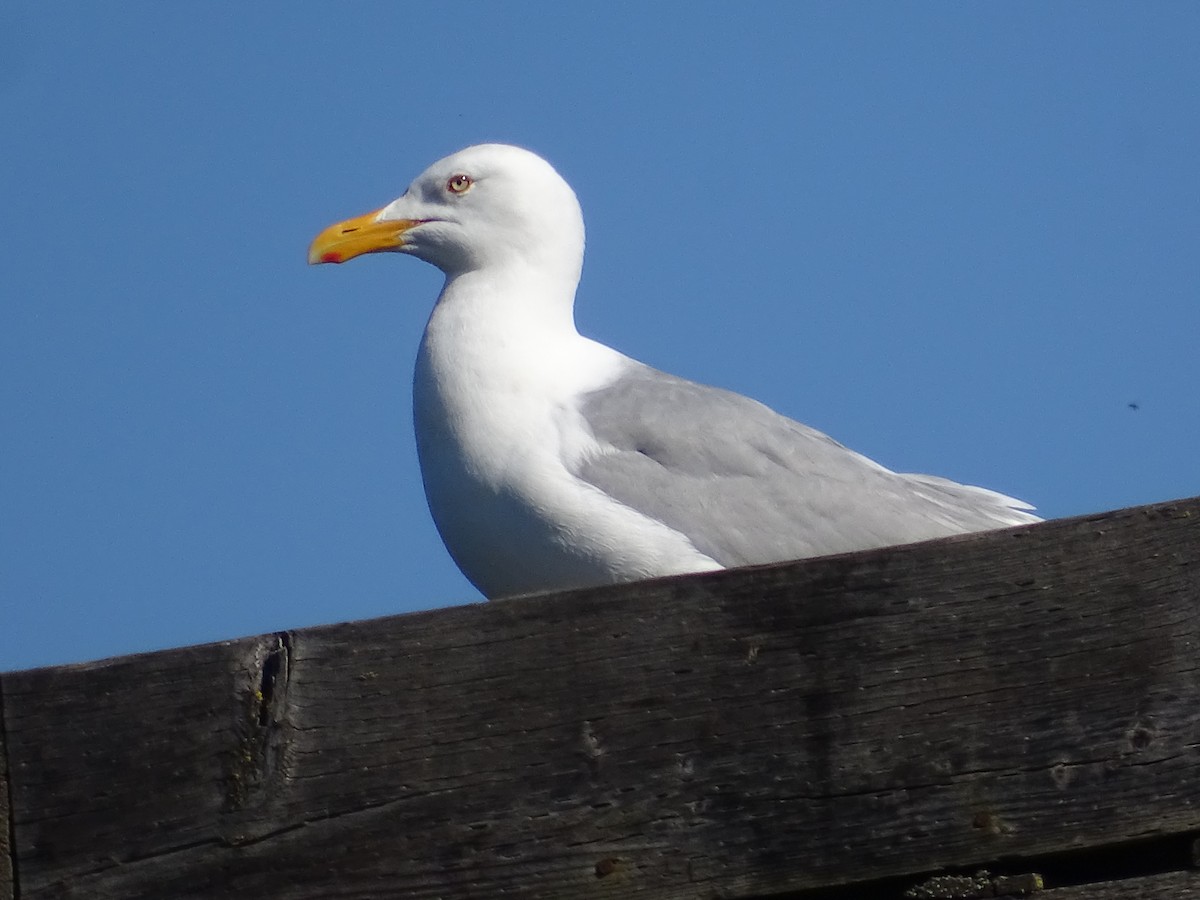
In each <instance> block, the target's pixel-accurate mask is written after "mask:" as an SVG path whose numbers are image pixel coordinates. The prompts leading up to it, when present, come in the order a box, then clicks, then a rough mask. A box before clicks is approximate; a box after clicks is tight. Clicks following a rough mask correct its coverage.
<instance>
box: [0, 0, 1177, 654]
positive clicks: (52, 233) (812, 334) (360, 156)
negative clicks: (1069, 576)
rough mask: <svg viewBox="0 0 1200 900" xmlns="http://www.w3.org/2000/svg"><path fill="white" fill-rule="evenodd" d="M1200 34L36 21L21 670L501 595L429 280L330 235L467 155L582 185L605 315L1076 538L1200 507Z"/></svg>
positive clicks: (21, 188)
mask: <svg viewBox="0 0 1200 900" xmlns="http://www.w3.org/2000/svg"><path fill="white" fill-rule="evenodd" d="M1197 46H1200V5H1197V4H1194V3H1156V4H1105V3H1088V4H1083V3H1075V4H1067V3H1051V4H1018V5H1012V4H963V3H957V2H955V3H927V4H916V5H911V4H893V3H872V4H843V3H829V4H820V5H818V4H791V3H787V4H784V3H779V4H767V3H757V4H729V3H704V2H695V0H691V2H687V3H659V4H651V3H619V2H618V3H613V2H606V3H603V4H599V3H596V4H584V3H579V4H571V5H568V4H562V3H549V2H547V3H519V2H509V3H504V4H491V3H458V4H454V5H453V6H452V7H450V6H446V5H441V4H415V5H414V4H383V3H374V4H367V3H360V4H342V5H338V6H336V7H331V6H329V5H326V4H316V3H308V4H305V3H286V4H285V3H275V4H271V3H265V4H253V5H248V4H233V3H226V4H219V3H207V4H162V3H150V2H143V3H122V4H117V5H113V4H50V3H32V2H25V3H16V4H12V3H10V4H8V5H7V6H6V10H5V27H4V29H3V30H2V31H0V98H2V99H3V103H4V110H5V120H6V122H7V124H6V127H5V128H4V129H3V130H2V131H0V158H2V159H3V161H4V164H3V166H0V186H2V190H3V194H2V196H3V204H2V207H0V208H2V209H3V219H2V220H0V221H2V222H3V229H4V230H3V239H4V247H5V260H6V262H5V269H4V291H3V299H2V301H0V400H2V403H3V406H2V409H3V418H4V423H5V427H4V429H3V434H2V435H0V449H2V454H3V455H2V459H3V462H4V465H3V473H2V475H0V510H2V513H0V670H3V669H14V668H24V667H30V666H36V665H44V664H56V663H63V662H70V661H77V660H85V659H92V658H98V657H103V656H108V655H114V654H122V653H129V652H136V651H142V650H149V649H156V648H161V647H168V646H175V645H182V644H192V643H199V642H202V641H210V640H218V639H222V638H229V637H236V636H240V635H245V634H252V633H257V632H262V631H269V630H275V629H283V628H292V627H300V626H304V625H311V624H316V623H322V622H334V621H341V620H347V619H358V618H366V617H371V616H379V615H385V614H390V613H396V612H402V611H406V610H413V609H424V608H431V607H438V606H445V605H449V604H453V603H461V602H469V601H475V600H478V594H477V593H476V592H475V591H474V589H473V588H471V587H470V585H469V584H468V583H467V582H466V581H465V580H464V579H463V578H462V576H461V575H459V574H458V572H457V570H456V569H455V567H454V565H453V563H452V562H451V561H450V559H449V557H448V556H447V555H446V553H445V551H444V550H443V549H442V546H441V543H440V541H439V539H438V537H437V534H436V532H435V531H434V528H433V525H432V523H431V521H430V519H429V515H428V512H427V510H426V507H425V502H424V497H423V494H422V491H421V483H420V476H419V473H418V469H417V462H416V458H415V451H414V447H413V438H412V427H411V423H410V415H411V408H410V396H409V395H410V384H411V370H412V363H413V358H414V356H415V352H416V347H417V342H418V340H419V337H420V333H421V329H422V327H423V325H424V322H425V318H426V316H427V315H428V312H429V309H430V306H431V303H432V301H433V299H434V297H435V296H436V293H437V290H438V288H439V286H440V274H439V273H437V272H436V271H435V270H434V269H432V268H430V267H427V266H424V265H423V264H421V263H419V262H418V261H416V260H413V259H407V258H402V257H398V256H394V255H390V256H389V255H385V256H376V257H368V258H365V259H360V260H356V261H354V262H353V263H351V264H349V265H345V266H325V267H319V268H309V267H307V266H306V265H305V264H304V256H305V250H306V248H307V246H308V243H309V241H310V240H311V238H312V237H313V236H314V235H315V234H316V233H317V232H318V231H319V230H321V229H322V228H324V227H325V226H326V225H328V224H330V223H332V222H333V221H336V220H339V219H342V218H345V217H347V216H350V215H353V214H358V213H362V212H365V211H367V210H369V209H374V208H376V207H378V206H381V205H383V204H384V203H385V202H387V201H389V200H391V199H392V198H394V197H395V196H397V195H398V194H399V193H401V192H402V191H403V189H404V187H405V186H406V185H407V183H408V182H409V180H410V179H411V178H412V177H413V176H414V175H416V174H417V173H419V172H420V171H421V170H422V169H423V168H425V166H426V165H427V164H428V163H430V162H432V161H433V160H435V159H437V158H439V157H441V156H443V155H445V154H447V153H449V152H452V151H454V150H456V149H459V148H460V147H462V146H465V145H468V144H472V143H478V142H481V141H495V140H498V141H507V142H512V143H518V144H521V145H524V146H527V147H530V148H531V149H534V150H536V151H537V152H539V153H541V154H542V155H543V156H545V157H547V158H548V159H549V160H551V162H552V163H554V165H555V166H556V167H557V168H558V169H559V171H560V172H562V173H563V175H564V176H565V177H566V178H567V179H568V180H569V181H570V182H571V183H572V185H573V186H574V187H575V189H576V192H577V193H578V194H579V196H580V199H581V201H582V203H583V207H584V212H585V216H586V218H587V223H588V257H587V262H586V264H585V268H584V279H583V283H582V285H581V288H580V295H579V302H578V307H577V318H578V322H579V325H580V330H581V331H583V332H584V333H585V334H588V335H589V336H592V337H595V338H598V339H600V340H603V341H604V342H606V343H609V344H612V345H614V346H616V347H618V348H619V349H621V350H623V351H625V352H627V353H629V354H631V355H633V356H635V357H637V358H640V359H642V360H643V361H645V362H648V363H650V364H652V365H655V366H658V367H659V368H662V369H665V370H668V371H671V372H674V373H677V374H680V375H684V376H687V377H690V378H693V379H696V380H700V381H704V382H707V383H710V384H716V385H720V386H722V387H727V388H732V389H734V390H737V391H741V392H743V393H747V394H750V395H752V396H755V397H757V398H759V399H761V400H763V401H765V402H767V403H768V404H769V405H771V406H773V407H775V408H776V409H778V410H779V411H781V412H783V413H786V414H788V415H791V416H793V417H795V418H798V419H801V420H803V421H805V422H808V423H809V424H812V425H815V426H817V427H819V428H821V429H823V430H825V431H828V432H829V433H831V434H832V435H834V436H835V437H836V438H838V439H839V440H841V441H842V442H843V443H846V444H848V445H849V446H851V447H853V448H855V449H857V450H860V451H862V452H865V453H867V454H868V455H870V456H872V457H874V458H876V459H878V460H879V461H880V462H882V463H884V464H886V465H888V466H890V467H892V468H897V469H901V470H905V471H922V472H929V473H933V474H938V475H944V476H948V477H951V478H955V479H958V480H962V481H968V482H972V483H978V484H983V485H986V486H989V487H993V488H996V489H999V490H1003V491H1005V492H1007V493H1011V494H1014V495H1017V496H1020V497H1023V498H1026V499H1028V500H1030V501H1032V502H1034V503H1036V504H1037V505H1038V507H1039V509H1040V510H1041V511H1042V512H1043V514H1045V515H1047V516H1050V517H1059V516H1069V515H1075V514H1079V513H1084V512H1092V511H1098V510H1104V509H1109V508H1115V507H1120V506H1128V505H1132V504H1140V503H1149V502H1153V501H1158V500H1165V499H1170V498H1176V497H1183V496H1190V495H1194V494H1198V493H1200V471H1198V467H1197V463H1196V448H1197V447H1198V446H1200V415H1198V413H1200V405H1198V403H1197V400H1196V396H1195V394H1196V385H1197V383H1200V353H1198V351H1197V346H1198V345H1200V342H1198V340H1197V335H1198V334H1200V303H1198V302H1197V300H1198V296H1197V295H1198V293H1200V291H1198V288H1200V252H1198V250H1200V248H1198V246H1197V244H1198V241H1200V165H1198V164H1197V160H1198V159H1200V54H1197V52H1196V47H1197ZM1131 404H1133V405H1135V406H1136V407H1137V408H1136V409H1135V408H1132V407H1131Z"/></svg>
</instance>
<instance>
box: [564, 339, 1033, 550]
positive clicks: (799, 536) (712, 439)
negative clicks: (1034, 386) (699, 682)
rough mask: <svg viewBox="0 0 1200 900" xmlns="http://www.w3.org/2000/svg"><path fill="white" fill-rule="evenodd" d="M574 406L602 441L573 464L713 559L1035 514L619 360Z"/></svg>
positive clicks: (884, 540)
mask: <svg viewBox="0 0 1200 900" xmlns="http://www.w3.org/2000/svg"><path fill="white" fill-rule="evenodd" d="M580 412H581V414H582V416H583V418H584V420H585V421H586V422H587V424H588V425H589V426H590V428H591V430H592V433H593V434H594V435H595V437H596V438H597V440H598V442H599V443H600V445H601V446H602V447H603V448H604V449H603V450H602V452H600V453H598V454H596V455H594V456H590V457H588V458H585V459H583V460H581V461H580V462H579V463H578V464H577V465H576V467H575V475H576V476H577V477H579V478H581V479H583V480H584V481H587V482H589V483H590V484H592V485H595V486H596V487H597V488H599V489H600V490H602V491H604V492H605V493H606V494H608V495H609V496H611V497H613V498H614V499H616V500H619V501H620V502H622V503H624V504H625V505H627V506H630V507H632V508H634V509H636V510H638V511H639V512H641V513H643V514H645V515H647V516H650V517H651V518H654V519H658V520H660V521H662V522H665V523H666V524H667V525H669V526H671V527H672V528H674V529H676V530H677V531H680V532H682V533H683V534H685V535H687V536H688V537H689V538H690V539H691V541H692V543H693V544H694V545H695V546H696V548H697V549H699V550H700V552H702V553H705V554H707V555H708V556H711V557H712V558H713V559H715V560H716V561H717V562H719V563H721V564H722V565H724V566H739V565H748V564H752V563H762V562H774V561H778V560H785V559H800V558H803V557H808V556H822V555H825V554H829V553H841V552H846V551H850V550H861V549H866V548H868V547H884V546H890V545H892V544H904V543H910V542H912V541H920V540H926V539H929V538H935V537H944V536H946V535H951V534H959V533H963V532H970V531H985V530H987V529H990V528H1002V527H1005V526H1008V525H1020V524H1025V523H1029V522H1037V521H1040V520H1039V519H1038V517H1037V516H1034V515H1032V514H1031V513H1029V512H1028V510H1030V509H1032V507H1031V506H1029V505H1028V504H1025V503H1022V502H1021V501H1019V500H1014V499H1012V498H1011V497H1006V496H1004V495H1003V494H998V493H996V492H994V491H989V490H987V489H985V488H978V487H971V486H969V485H963V484H958V483H956V482H953V481H949V480H948V479H944V478H936V477H934V476H928V475H904V474H899V473H896V472H892V471H890V470H888V469H886V468H884V467H883V466H880V465H879V464H877V463H875V462H873V461H871V460H869V459H867V458H866V457H865V456H862V455H861V454H858V453H855V452H854V451H852V450H848V449H847V448H845V447H843V446H842V445H841V444H839V443H838V442H837V441H835V440H833V439H832V438H830V437H829V436H828V435H825V434H822V433H821V432H819V431H817V430H816V429H813V428H809V427H808V426H806V425H802V424H801V423H799V422H794V421H792V420H791V419H788V418H786V417H784V416H781V415H779V414H778V413H776V412H774V411H772V410H771V409H769V408H768V407H766V406H764V405H763V404H761V403H758V402H757V401H755V400H751V399H750V398H748V397H743V396H741V395H739V394H734V393H732V392H730V391H723V390H719V389H717V388H711V387H706V386H704V385H700V384H696V383H694V382H691V381H686V380H685V379H682V378H676V377H674V376H672V375H667V374H666V373H663V372H659V371H657V370H655V369H652V368H650V367H649V366H644V365H642V364H641V363H635V362H633V361H630V364H629V368H628V370H627V371H626V372H625V373H624V374H623V375H622V376H621V377H620V378H619V379H618V380H617V381H616V382H614V383H613V384H612V385H610V386H608V387H605V388H602V389H600V390H598V391H594V392H592V393H590V394H586V395H584V397H583V398H582V402H581V405H580Z"/></svg>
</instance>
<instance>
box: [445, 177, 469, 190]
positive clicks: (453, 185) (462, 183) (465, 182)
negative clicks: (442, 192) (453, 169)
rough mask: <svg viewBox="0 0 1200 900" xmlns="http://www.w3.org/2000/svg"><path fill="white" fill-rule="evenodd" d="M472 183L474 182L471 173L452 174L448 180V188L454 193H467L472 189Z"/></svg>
mask: <svg viewBox="0 0 1200 900" xmlns="http://www.w3.org/2000/svg"><path fill="white" fill-rule="evenodd" d="M472 184H474V182H473V181H471V176H470V175H452V176H450V180H449V181H447V182H446V190H448V191H449V192H450V193H452V194H465V193H466V192H467V191H469V190H470V189H471V185H472Z"/></svg>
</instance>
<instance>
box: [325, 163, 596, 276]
mask: <svg viewBox="0 0 1200 900" xmlns="http://www.w3.org/2000/svg"><path fill="white" fill-rule="evenodd" d="M583 243H584V232H583V214H582V212H581V211H580V209H579V201H578V200H577V199H576V197H575V192H574V191H572V190H571V186H570V185H568V184H567V183H566V181H564V180H563V178H562V176H560V175H559V174H558V173H557V172H556V171H554V168H553V167H552V166H551V165H550V164H549V163H548V162H546V161H545V160H544V159H542V158H541V157H540V156H538V155H537V154H535V153H531V152H530V151H528V150H523V149H521V148H520V147H513V146H510V145H508V144H479V145H477V146H474V147H468V148H466V149H465V150H460V151H459V152H458V153H455V154H453V155H451V156H447V157H446V158H445V159H441V160H438V161H437V162H435V163H434V164H433V165H431V166H430V167H429V168H428V169H426V170H425V171H424V172H422V173H421V174H420V175H418V176H417V178H416V180H415V181H413V183H412V184H410V185H409V186H408V190H406V191H405V192H404V193H403V194H402V195H400V196H399V197H398V198H396V199H395V200H393V201H392V202H391V203H389V204H388V205H387V206H384V207H383V208H381V209H377V210H375V211H374V212H370V213H367V214H366V215H362V216H357V217H355V218H352V219H347V220H345V221H344V222H338V223H337V224H335V225H331V226H330V227H329V228H326V229H325V230H324V231H323V232H321V233H320V234H319V235H317V237H316V239H315V240H314V241H313V243H312V246H311V247H310V248H309V251H308V261H309V263H311V264H318V263H341V262H346V261H347V260H350V259H353V258H354V257H356V256H361V255H362V254H364V253H379V252H395V253H407V254H409V255H410V256H415V257H417V258H418V259H423V260H425V262H428V263H431V264H432V265H435V266H437V267H438V268H439V269H441V270H442V271H443V272H445V273H446V275H447V276H448V277H451V278H452V277H454V276H456V275H461V274H463V273H465V272H471V271H477V270H481V269H488V270H497V269H505V268H518V269H519V268H527V269H529V270H532V271H539V272H545V273H547V274H550V273H553V274H554V275H556V276H564V277H573V278H576V279H577V278H578V277H579V269H580V267H581V265H582V263H583Z"/></svg>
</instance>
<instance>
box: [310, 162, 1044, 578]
mask: <svg viewBox="0 0 1200 900" xmlns="http://www.w3.org/2000/svg"><path fill="white" fill-rule="evenodd" d="M583 250H584V227H583V213H582V211H581V209H580V205H579V201H578V199H577V198H576V196H575V193H574V191H572V189H571V187H570V185H568V184H567V182H566V181H565V180H564V179H563V178H562V177H561V176H560V175H559V174H558V172H556V171H555V170H554V168H553V167H552V166H551V165H550V164H549V163H548V162H546V161H545V160H544V159H542V158H541V157H539V156H537V155H536V154H534V153H532V152H530V151H528V150H524V149H521V148H519V147H514V146H509V145H505V144H481V145H477V146H473V147H468V148H466V149H465V150H461V151H459V152H458V153H455V154H453V155H451V156H448V157H446V158H445V159H442V160H439V161H438V162H435V163H434V164H433V165H431V166H430V167H429V168H428V169H426V170H425V171H424V172H423V173H421V175H419V176H418V177H417V179H416V180H415V181H413V182H412V184H410V185H409V187H408V189H407V190H406V191H405V192H404V194H403V195H401V196H400V197H399V198H397V199H396V200H393V201H392V202H391V203H389V204H388V205H387V206H384V207H383V208H382V209H379V210H376V211H375V212H371V213H367V214H366V215H363V216H359V217H357V218H352V219H347V220H346V221H344V222H339V223H337V224H335V225H332V226H330V227H329V228H327V229H326V230H325V231H323V232H321V233H320V234H319V235H318V236H317V238H316V239H315V240H314V241H313V243H312V246H311V248H310V250H309V257H308V259H309V262H310V263H313V264H317V263H342V262H346V261H347V260H350V259H353V258H354V257H356V256H360V255H362V254H365V253H376V252H394V253H402V254H407V255H409V256H415V257H416V258H417V259H421V260H424V261H425V262H428V263H431V264H432V265H435V266H437V267H438V268H439V269H441V270H442V272H443V273H444V274H445V276H446V280H445V283H444V285H443V287H442V290H441V293H440V295H439V296H438V298H437V301H436V302H435V303H434V306H433V311H432V313H431V314H430V317H429V322H428V324H427V325H426V328H425V334H424V336H423V338H422V340H421V345H420V350H419V352H418V354H417V361H416V370H415V373H414V378H413V417H414V426H415V432H416V441H417V450H418V456H419V459H420V465H421V476H422V479H423V481H424V485H425V494H426V498H427V499H428V502H429V509H430V512H431V514H432V516H433V519H434V522H435V523H436V525H437V529H438V531H439V533H440V534H441V537H442V540H443V541H444V543H445V545H446V548H447V550H448V551H449V552H450V555H451V556H452V557H453V558H454V561H455V563H456V564H457V565H458V567H459V568H460V569H461V570H462V572H463V574H464V575H466V577H467V578H468V579H469V580H470V581H471V582H472V583H473V584H474V585H475V586H476V587H477V588H478V589H479V590H480V591H481V592H482V593H483V594H484V595H485V596H486V597H488V598H498V597H508V596H512V595H517V594H526V593H532V592H538V591H556V590H565V589H571V588H580V587H591V586H596V585H602V584H615V583H623V582H629V581H636V580H640V579H643V578H652V577H656V576H663V575H677V574H682V573H686V572H702V571H711V570H716V569H724V568H731V567H735V566H745V565H752V564H759V563H769V562H778V561H782V560H792V559H799V558H804V557H812V556H823V555H827V554H834V553H844V552H848V551H854V550H863V549H867V548H872V547H884V546H890V545H894V544H904V543H911V542H914V541H922V540H928V539H932V538H939V537H944V536H947V535H952V534H961V533H966V532H974V531H984V530H988V529H993V528H1003V527H1007V526H1012V525H1022V524H1028V523H1032V522H1037V521H1040V520H1039V518H1038V517H1037V516H1035V515H1033V514H1032V513H1031V512H1030V511H1031V510H1032V509H1033V507H1032V506H1030V505H1029V504H1027V503H1024V502H1022V501H1020V500H1015V499H1013V498H1011V497H1007V496H1004V495H1003V494H1000V493H997V492H995V491H991V490H987V489H986V488H980V487H973V486H970V485H964V484H958V483H956V482H953V481H950V480H948V479H944V478H937V477H934V476H929V475H913V474H902V473H897V472H893V471H891V470H889V469H887V468H885V467H883V466H882V465H880V464H878V463H876V462H873V461H872V460H870V459H868V458H867V457H865V456H862V455H861V454H859V453H855V452H854V451H853V450H849V449H847V448H846V447H844V446H842V445H841V444H839V443H838V442H836V441H835V440H833V439H832V438H830V437H828V436H827V435H825V434H823V433H821V432H820V431H817V430H816V429H813V428H810V427H808V426H807V425H803V424H801V423H799V422H796V421H793V420H791V419H789V418H786V417H785V416H782V415H780V414H779V413H776V412H774V411H773V410H771V409H770V408H768V407H767V406H764V405H763V404H761V403H759V402H757V401H755V400H752V399H750V398H748V397H744V396H741V395H739V394H735V393H732V392H730V391H726V390H721V389H719V388H714V387H707V386H705V385H702V384H697V383H695V382H692V381H687V380H685V379H683V378H677V377H675V376H673V375H669V374H667V373H664V372H660V371H658V370H656V369H653V368H651V367H650V366H647V365H645V364H643V363H640V362H638V361H637V360H634V359H631V358H630V357H628V356H625V355H624V354H622V353H619V352H618V351H616V350H614V349H612V348H611V347H607V346H605V345H604V344H601V343H598V342H597V341H594V340H591V339H589V338H587V337H584V336H582V335H581V334H580V333H579V332H578V331H577V330H576V327H575V318H574V304H575V289H576V286H577V285H578V282H579V276H580V272H581V269H582V266H583Z"/></svg>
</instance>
